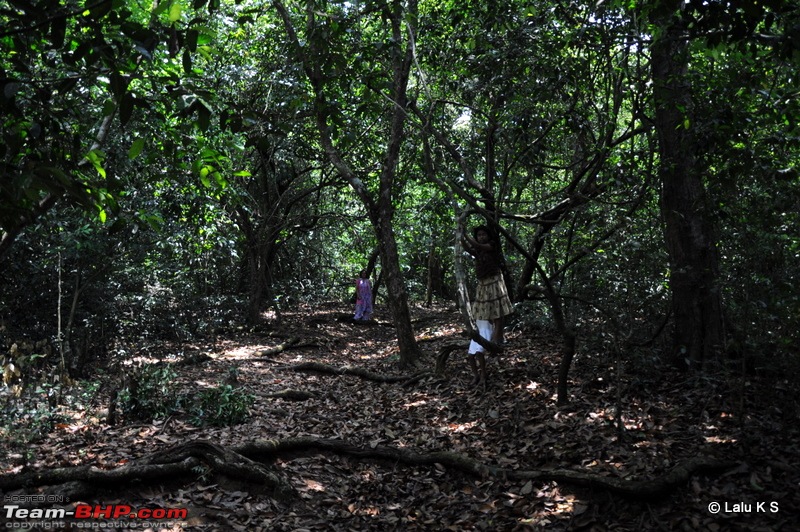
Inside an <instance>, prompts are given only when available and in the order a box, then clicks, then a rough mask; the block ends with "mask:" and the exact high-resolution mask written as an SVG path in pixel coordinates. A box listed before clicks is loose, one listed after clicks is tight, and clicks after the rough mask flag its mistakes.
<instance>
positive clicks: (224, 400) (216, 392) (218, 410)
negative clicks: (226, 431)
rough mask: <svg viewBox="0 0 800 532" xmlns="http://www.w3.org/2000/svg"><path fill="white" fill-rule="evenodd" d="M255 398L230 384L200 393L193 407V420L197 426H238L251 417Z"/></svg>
mask: <svg viewBox="0 0 800 532" xmlns="http://www.w3.org/2000/svg"><path fill="white" fill-rule="evenodd" d="M254 400H255V397H253V396H252V395H250V394H248V393H246V392H244V391H243V390H242V389H241V388H234V387H233V386H231V385H230V384H225V385H223V386H218V387H216V388H209V389H207V390H203V391H202V392H200V393H199V394H198V395H197V397H196V398H195V401H194V405H193V406H192V420H193V421H194V423H195V424H197V425H203V424H206V425H214V426H224V425H236V424H238V423H242V422H243V421H245V420H246V419H247V418H248V416H249V415H250V407H251V406H253V401H254Z"/></svg>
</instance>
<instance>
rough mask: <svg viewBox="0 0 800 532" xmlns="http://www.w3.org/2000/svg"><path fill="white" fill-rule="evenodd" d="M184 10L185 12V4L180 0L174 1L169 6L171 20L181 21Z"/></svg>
mask: <svg viewBox="0 0 800 532" xmlns="http://www.w3.org/2000/svg"><path fill="white" fill-rule="evenodd" d="M182 12H183V5H181V3H180V2H173V4H172V5H171V6H170V8H169V21H170V22H177V21H179V20H180V18H181V13H182Z"/></svg>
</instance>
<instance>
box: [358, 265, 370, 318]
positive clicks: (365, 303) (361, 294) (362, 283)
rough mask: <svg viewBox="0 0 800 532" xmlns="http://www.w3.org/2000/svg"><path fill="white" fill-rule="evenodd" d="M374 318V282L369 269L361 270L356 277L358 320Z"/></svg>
mask: <svg viewBox="0 0 800 532" xmlns="http://www.w3.org/2000/svg"><path fill="white" fill-rule="evenodd" d="M371 318H372V283H371V282H370V280H369V275H368V274H367V270H361V273H360V274H359V275H358V279H356V313H355V315H354V316H353V319H354V320H357V321H368V320H370V319H371Z"/></svg>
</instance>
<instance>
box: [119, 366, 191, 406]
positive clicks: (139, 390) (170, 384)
mask: <svg viewBox="0 0 800 532" xmlns="http://www.w3.org/2000/svg"><path fill="white" fill-rule="evenodd" d="M176 377H177V374H176V373H175V370H174V369H172V367H171V366H169V365H166V364H164V365H161V364H144V365H142V366H139V367H137V368H134V369H133V371H131V372H130V374H129V375H128V377H127V382H126V385H125V387H124V388H123V389H122V390H121V391H120V393H119V404H120V408H121V409H122V412H123V414H124V415H125V416H128V417H131V418H134V419H140V420H152V419H159V418H165V417H168V416H169V415H171V414H172V413H173V412H175V411H176V410H177V409H178V407H179V406H180V396H179V395H178V392H177V389H176V386H175V379H176Z"/></svg>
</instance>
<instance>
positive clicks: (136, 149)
mask: <svg viewBox="0 0 800 532" xmlns="http://www.w3.org/2000/svg"><path fill="white" fill-rule="evenodd" d="M142 150H144V139H136V140H134V141H133V144H131V148H130V149H129V150H128V159H131V160H133V159H136V158H137V157H138V156H139V154H140V153H142Z"/></svg>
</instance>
